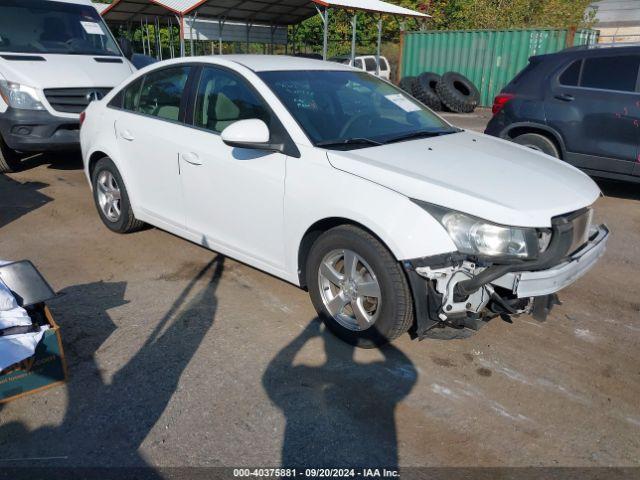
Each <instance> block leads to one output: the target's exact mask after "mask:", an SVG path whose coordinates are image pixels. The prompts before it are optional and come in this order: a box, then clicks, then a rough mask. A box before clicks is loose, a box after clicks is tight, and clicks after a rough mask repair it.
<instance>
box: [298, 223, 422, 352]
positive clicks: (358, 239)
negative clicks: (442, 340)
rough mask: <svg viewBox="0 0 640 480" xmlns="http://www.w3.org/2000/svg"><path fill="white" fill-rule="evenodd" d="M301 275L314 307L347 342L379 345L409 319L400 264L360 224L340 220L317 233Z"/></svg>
mask: <svg viewBox="0 0 640 480" xmlns="http://www.w3.org/2000/svg"><path fill="white" fill-rule="evenodd" d="M306 275H307V279H306V280H307V286H308V287H309V295H310V296H311V301H312V302H313V305H314V307H315V308H316V311H317V312H318V314H319V315H320V317H321V318H322V320H323V321H324V323H325V324H326V326H327V328H329V329H330V330H331V331H332V332H333V333H334V334H335V335H336V336H338V337H339V338H341V339H342V340H344V341H345V342H347V343H349V344H352V345H357V346H359V347H364V348H371V347H376V346H381V345H384V344H385V343H388V342H390V341H392V340H394V339H396V338H398V337H399V336H400V335H402V334H403V333H405V332H406V331H407V330H408V329H409V327H410V326H411V324H412V323H413V298H412V296H411V291H410V289H409V284H408V282H407V278H406V276H405V274H404V271H403V269H402V267H401V266H400V264H399V263H398V261H397V260H396V259H395V258H394V257H393V255H392V254H391V252H389V250H388V249H387V248H386V247H385V246H384V245H383V244H382V243H381V242H380V241H379V240H378V239H376V238H375V237H374V236H372V235H371V234H369V233H368V232H366V231H364V230H362V229H360V228H357V227H354V226H350V225H344V226H339V227H335V228H333V229H331V230H329V231H327V232H325V233H324V234H322V235H321V236H320V237H319V238H318V239H317V240H316V242H315V243H314V244H313V246H312V248H311V252H310V253H309V257H308V259H307V269H306Z"/></svg>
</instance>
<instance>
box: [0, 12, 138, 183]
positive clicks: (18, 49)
mask: <svg viewBox="0 0 640 480" xmlns="http://www.w3.org/2000/svg"><path fill="white" fill-rule="evenodd" d="M134 71H135V68H134V67H133V65H132V64H131V63H130V62H129V60H128V59H127V58H126V57H125V55H124V54H123V52H122V50H121V49H120V48H119V46H118V44H117V43H116V41H115V40H114V38H113V36H112V34H111V32H110V31H109V29H108V27H107V26H106V24H105V23H104V21H103V20H102V18H101V17H100V15H99V14H98V12H97V11H96V9H95V8H94V6H93V5H92V4H91V2H90V1H89V0H57V1H53V0H0V172H9V171H12V170H14V169H16V168H18V167H19V164H20V162H19V154H18V152H42V151H51V150H68V149H76V148H79V133H78V132H79V130H78V118H79V114H80V112H82V111H83V110H84V109H85V108H86V106H87V105H88V104H89V102H91V101H92V100H97V99H100V98H102V97H103V96H104V95H106V94H107V93H108V92H109V91H110V90H111V89H112V88H113V87H114V86H116V85H118V84H119V83H120V82H122V81H123V80H124V79H125V78H127V77H128V76H129V75H131V73H133V72H134Z"/></svg>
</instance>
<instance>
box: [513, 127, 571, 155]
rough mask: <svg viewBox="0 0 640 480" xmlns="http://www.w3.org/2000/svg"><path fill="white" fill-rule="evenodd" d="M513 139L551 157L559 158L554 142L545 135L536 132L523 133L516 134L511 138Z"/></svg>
mask: <svg viewBox="0 0 640 480" xmlns="http://www.w3.org/2000/svg"><path fill="white" fill-rule="evenodd" d="M513 141H514V142H515V143H517V144H519V145H523V146H525V147H529V148H532V149H533V150H537V151H539V152H542V153H546V154H547V155H550V156H552V157H555V158H560V152H559V151H558V147H556V144H555V143H553V140H551V139H550V138H548V137H545V136H544V135H540V134H538V133H525V134H523V135H518V136H517V137H516V138H514V139H513Z"/></svg>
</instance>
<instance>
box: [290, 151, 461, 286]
mask: <svg viewBox="0 0 640 480" xmlns="http://www.w3.org/2000/svg"><path fill="white" fill-rule="evenodd" d="M307 158H308V157H307V156H306V155H305V154H303V155H302V158H301V159H289V161H288V163H287V187H286V194H285V203H284V209H285V218H286V219H287V221H286V223H285V235H284V238H285V239H286V245H285V249H286V264H287V270H288V271H289V272H290V273H291V275H292V281H293V280H296V281H297V278H298V277H297V272H298V269H299V267H300V266H299V265H298V253H299V249H300V246H301V244H302V240H303V238H304V236H305V234H306V233H307V232H308V231H309V229H310V228H311V227H312V226H313V225H314V224H316V223H318V222H320V221H322V220H324V219H332V218H341V219H344V220H345V221H348V222H351V223H357V224H360V225H362V226H364V227H366V228H367V229H368V230H370V231H371V232H372V233H373V234H375V235H376V236H377V237H378V238H380V239H381V240H382V242H383V243H384V244H385V245H386V246H387V248H389V250H390V251H391V253H393V255H394V256H395V258H396V259H398V260H407V259H412V258H419V257H426V256H431V255H437V254H441V253H446V252H451V251H455V250H456V247H455V245H454V244H453V242H452V241H451V238H450V237H449V235H448V234H447V232H446V231H445V229H444V228H443V227H442V226H441V225H440V223H438V221H437V220H435V219H434V218H433V217H432V216H431V215H430V214H429V213H427V212H426V211H424V210H423V209H422V208H420V207H419V206H418V205H416V204H415V203H413V202H412V201H411V200H410V199H409V198H407V197H406V196H404V195H401V194H400V193H398V192H395V191H393V190H390V189H388V188H386V187H383V186H381V185H378V184H376V183H373V182H371V181H369V180H365V179H363V178H360V177H357V176H355V175H352V174H350V173H347V172H344V171H341V170H337V169H335V168H333V167H332V166H331V165H330V164H329V162H328V161H327V160H326V157H325V159H324V162H322V161H311V162H309V161H308V159H307ZM310 178H313V179H314V181H313V183H310V182H309V179H310ZM327 185H330V186H331V188H327Z"/></svg>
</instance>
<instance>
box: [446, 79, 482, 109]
mask: <svg viewBox="0 0 640 480" xmlns="http://www.w3.org/2000/svg"><path fill="white" fill-rule="evenodd" d="M436 91H437V92H438V96H439V97H440V100H441V101H442V103H443V104H444V105H445V106H446V107H447V108H448V109H450V110H451V111H452V112H456V113H471V112H473V111H474V110H475V109H476V107H477V106H478V102H479V101H480V92H479V91H478V89H477V88H476V86H475V85H474V84H473V83H472V82H471V81H470V80H469V79H468V78H466V77H465V76H464V75H461V74H459V73H456V72H447V73H445V74H444V75H442V78H441V79H440V81H439V82H438V84H437V85H436Z"/></svg>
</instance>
